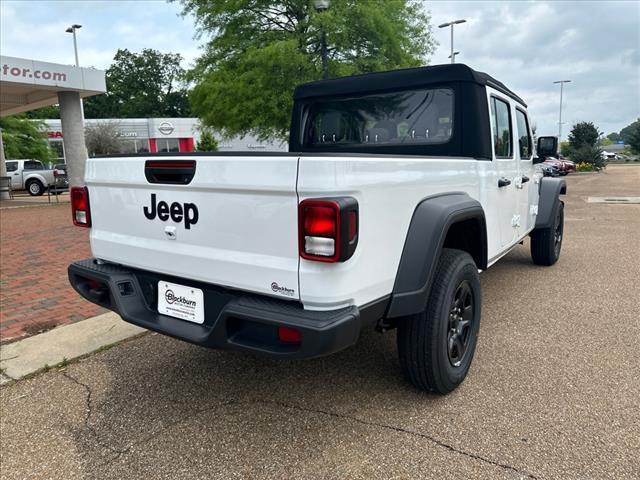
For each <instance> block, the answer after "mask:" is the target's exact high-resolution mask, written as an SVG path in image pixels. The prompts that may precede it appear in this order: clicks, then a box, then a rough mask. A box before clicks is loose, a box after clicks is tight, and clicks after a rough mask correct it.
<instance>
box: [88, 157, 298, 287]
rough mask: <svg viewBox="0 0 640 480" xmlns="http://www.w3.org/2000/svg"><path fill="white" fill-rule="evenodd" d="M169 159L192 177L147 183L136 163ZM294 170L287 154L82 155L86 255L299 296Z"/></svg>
mask: <svg viewBox="0 0 640 480" xmlns="http://www.w3.org/2000/svg"><path fill="white" fill-rule="evenodd" d="M172 160H173V161H174V162H175V161H178V162H179V161H185V160H191V161H195V173H194V174H193V178H192V180H191V181H190V182H189V183H188V184H187V185H180V184H168V183H164V180H163V183H150V181H149V180H148V179H147V177H146V176H145V162H146V161H150V162H151V161H153V162H170V161H172ZM155 164H157V163H155ZM297 165H298V157H297V156H295V155H287V154H278V155H256V156H250V155H247V156H231V155H229V156H226V155H221V156H213V155H212V156H193V157H185V156H179V157H120V158H118V157H110V158H96V159H90V160H89V161H88V163H87V173H86V184H87V186H88V189H89V200H90V209H91V216H92V219H91V221H92V228H91V248H92V252H93V255H94V256H95V257H97V258H101V259H104V260H107V261H110V262H115V263H119V264H122V265H126V266H132V267H136V268H140V269H144V270H150V271H154V272H159V273H165V274H167V275H173V276H177V277H184V278H190V279H195V280H199V281H202V282H207V283H212V284H217V285H222V286H226V287H231V288H236V289H240V290H247V291H251V292H256V293H264V294H268V295H273V296H277V297H280V298H290V299H299V292H298V233H297V225H298V220H297V205H298V199H297V195H296V175H297ZM154 181H155V180H154Z"/></svg>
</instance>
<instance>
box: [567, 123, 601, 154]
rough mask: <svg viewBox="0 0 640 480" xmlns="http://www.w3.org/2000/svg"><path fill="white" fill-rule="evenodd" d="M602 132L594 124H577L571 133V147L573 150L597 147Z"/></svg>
mask: <svg viewBox="0 0 640 480" xmlns="http://www.w3.org/2000/svg"><path fill="white" fill-rule="evenodd" d="M599 138H600V132H599V131H598V128H597V127H596V126H595V125H594V124H593V122H579V123H576V124H575V125H574V126H573V128H572V129H571V133H569V145H570V146H571V148H573V149H577V148H580V147H582V146H584V145H589V146H592V147H595V146H596V145H597V144H598V139H599Z"/></svg>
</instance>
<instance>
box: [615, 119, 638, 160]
mask: <svg viewBox="0 0 640 480" xmlns="http://www.w3.org/2000/svg"><path fill="white" fill-rule="evenodd" d="M620 138H621V139H622V140H624V143H626V144H627V145H629V146H630V147H631V150H632V151H633V152H634V153H637V154H640V118H639V119H637V120H636V121H635V122H633V123H632V124H630V125H627V126H626V127H624V128H623V129H622V130H620Z"/></svg>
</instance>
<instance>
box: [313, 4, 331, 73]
mask: <svg viewBox="0 0 640 480" xmlns="http://www.w3.org/2000/svg"><path fill="white" fill-rule="evenodd" d="M313 5H314V7H315V8H316V11H317V12H318V13H320V12H324V11H325V10H328V9H329V6H330V5H331V1H330V0H314V2H313ZM320 57H321V58H322V79H323V80H326V79H327V78H329V59H328V53H327V34H326V33H325V31H324V28H323V29H322V32H321V34H320Z"/></svg>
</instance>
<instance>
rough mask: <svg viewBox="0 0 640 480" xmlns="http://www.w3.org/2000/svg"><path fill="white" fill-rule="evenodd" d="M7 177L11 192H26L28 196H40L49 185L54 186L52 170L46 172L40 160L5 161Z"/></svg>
mask: <svg viewBox="0 0 640 480" xmlns="http://www.w3.org/2000/svg"><path fill="white" fill-rule="evenodd" d="M6 165H7V176H9V177H11V189H12V190H14V191H15V190H26V191H28V192H29V195H32V196H34V197H35V196H38V195H42V194H43V193H44V192H45V190H46V189H47V187H49V185H55V177H54V174H53V170H47V169H46V168H44V165H43V164H42V162H41V161H40V160H7V163H6Z"/></svg>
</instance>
